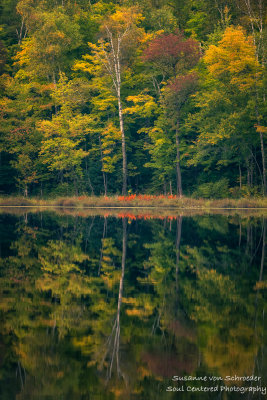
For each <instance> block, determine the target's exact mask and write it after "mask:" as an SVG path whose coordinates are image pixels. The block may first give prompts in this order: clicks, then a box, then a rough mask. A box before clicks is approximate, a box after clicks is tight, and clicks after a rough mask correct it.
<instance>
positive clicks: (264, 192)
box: [260, 132, 267, 196]
mask: <svg viewBox="0 0 267 400" xmlns="http://www.w3.org/2000/svg"><path fill="white" fill-rule="evenodd" d="M260 141H261V158H262V175H263V194H264V196H266V195H267V187H266V169H265V152H264V143H263V135H262V132H260Z"/></svg>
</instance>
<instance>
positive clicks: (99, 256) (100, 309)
mask: <svg viewBox="0 0 267 400" xmlns="http://www.w3.org/2000/svg"><path fill="white" fill-rule="evenodd" d="M266 225H267V224H266V222H265V221H264V219H263V218H256V217H247V218H246V217H245V218H244V217H243V218H242V219H241V218H240V217H238V216H230V217H227V216H218V215H217V216H195V217H181V216H178V217H177V218H171V219H170V218H161V219H160V218H158V219H157V218H154V219H147V220H146V219H133V218H130V219H129V218H126V217H123V216H120V217H119V218H115V217H106V218H104V217H100V216H95V217H89V218H82V217H72V216H58V215H56V214H53V213H49V212H43V213H36V214H27V215H26V214H25V215H19V216H16V215H11V214H2V215H1V256H2V260H1V264H0V294H1V298H0V399H1V400H2V399H3V400H13V399H17V400H20V399H23V400H24V399H25V400H26V399H27V400H28V399H55V400H61V399H64V400H65V399H75V400H76V399H81V400H82V399H83V400H85V399H90V400H91V399H97V400H98V399H108V400H109V399H110V400H111V399H123V400H124V399H136V400H140V399H144V400H145V399H151V400H152V399H153V400H154V399H162V400H165V399H177V398H179V399H185V400H189V399H263V398H266V397H267V396H266V391H265V390H266V389H265V390H264V388H265V387H266V386H267V379H266V376H267V357H266V350H267V347H266V345H267V335H266V304H267V302H266V287H267V285H266V264H267V263H266V259H265V242H266ZM173 377H177V378H173ZM190 377H191V378H190ZM192 377H193V378H192ZM227 377H228V378H227ZM229 377H231V379H234V380H233V381H231V380H230V378H229ZM244 377H245V378H244ZM246 377H249V380H247V378H246ZM251 377H253V379H255V380H252V381H251V380H250V379H251ZM195 378H198V380H193V381H189V380H188V379H195ZM185 379H187V380H185ZM244 379H245V380H244ZM177 380H178V381H177ZM173 388H174V389H173ZM178 388H179V389H180V391H179V392H177V390H178ZM242 388H243V389H242ZM248 388H250V390H251V391H247V390H248ZM253 388H254V389H253ZM173 390H176V391H173ZM204 390H206V392H204ZM212 390H213V391H212ZM231 390H232V391H231ZM252 390H254V391H255V394H254V395H253V392H252ZM243 391H244V394H242V393H243Z"/></svg>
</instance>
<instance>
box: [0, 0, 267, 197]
mask: <svg viewBox="0 0 267 400" xmlns="http://www.w3.org/2000/svg"><path fill="white" fill-rule="evenodd" d="M0 13H1V14H0V119H1V128H0V131H1V141H0V143H1V147H0V150H1V187H0V195H9V196H11V195H12V196H14V195H23V196H25V197H27V196H37V197H38V196H39V197H47V198H48V197H55V196H70V195H71V196H72V195H74V196H82V195H85V196H100V195H104V196H109V195H121V194H122V195H123V196H126V195H128V196H129V195H132V194H140V193H142V194H151V195H165V196H166V195H171V196H172V195H173V196H177V197H181V196H183V195H185V196H189V197H194V198H215V199H216V198H227V197H228V198H241V197H251V196H253V197H261V196H265V195H266V193H267V183H266V167H265V164H266V160H265V157H266V156H265V153H266V133H267V123H266V115H267V113H266V108H267V105H266V94H265V93H266V87H267V76H266V43H267V30H266V22H267V12H266V5H265V4H264V1H263V0H120V1H119V0H118V1H116V0H100V1H97V0H91V1H90V0H75V1H71V0H2V3H1V5H0Z"/></svg>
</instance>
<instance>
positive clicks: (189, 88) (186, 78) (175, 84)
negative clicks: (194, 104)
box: [168, 72, 198, 94]
mask: <svg viewBox="0 0 267 400" xmlns="http://www.w3.org/2000/svg"><path fill="white" fill-rule="evenodd" d="M197 79H198V78H197V74H196V73H195V72H191V73H189V74H187V75H183V76H178V77H176V78H175V79H172V80H171V81H170V83H169V84H168V88H169V89H170V90H171V91H172V92H173V93H176V94H178V93H182V92H185V93H186V94H188V93H190V92H193V91H194V89H195V87H196V84H197Z"/></svg>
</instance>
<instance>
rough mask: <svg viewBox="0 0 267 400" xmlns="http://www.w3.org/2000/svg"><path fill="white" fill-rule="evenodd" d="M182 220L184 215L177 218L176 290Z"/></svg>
mask: <svg viewBox="0 0 267 400" xmlns="http://www.w3.org/2000/svg"><path fill="white" fill-rule="evenodd" d="M182 222H183V216H182V215H179V217H178V218H177V228H176V243H175V247H176V262H175V281H176V291H178V274H179V261H180V243H181V236H182Z"/></svg>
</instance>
